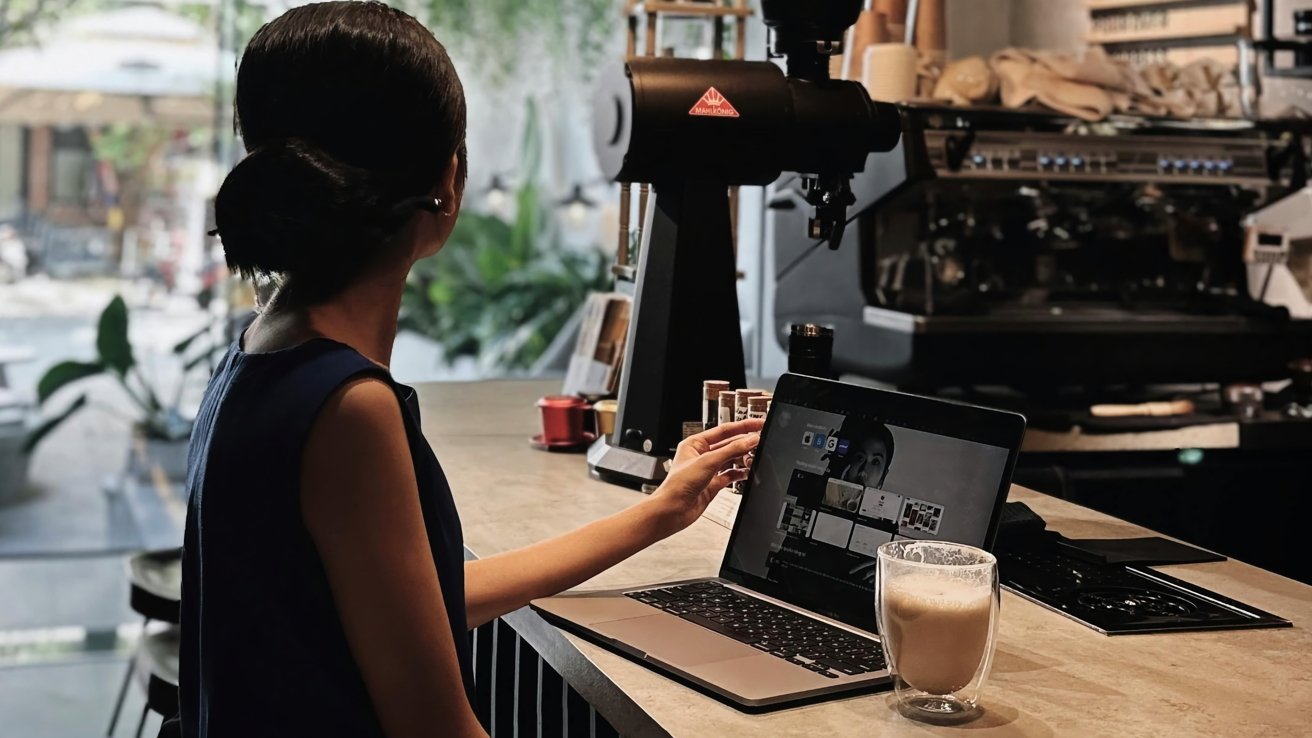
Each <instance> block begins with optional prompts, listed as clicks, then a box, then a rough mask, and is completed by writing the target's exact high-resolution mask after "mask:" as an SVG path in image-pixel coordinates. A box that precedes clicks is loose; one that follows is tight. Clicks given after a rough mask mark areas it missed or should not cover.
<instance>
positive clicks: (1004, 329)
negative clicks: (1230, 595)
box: [771, 104, 1312, 392]
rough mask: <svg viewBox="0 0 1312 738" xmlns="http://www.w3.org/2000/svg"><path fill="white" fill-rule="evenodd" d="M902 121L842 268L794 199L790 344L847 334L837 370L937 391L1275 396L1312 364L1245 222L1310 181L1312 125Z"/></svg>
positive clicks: (984, 116) (1308, 327)
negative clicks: (819, 330) (1147, 389)
mask: <svg viewBox="0 0 1312 738" xmlns="http://www.w3.org/2000/svg"><path fill="white" fill-rule="evenodd" d="M900 110H901V114H902V117H903V137H902V140H901V142H900V143H899V145H898V146H897V147H896V148H895V149H894V150H892V151H890V152H887V153H881V154H874V155H872V156H871V159H870V161H869V162H867V165H866V167H865V170H864V171H863V172H862V173H861V174H859V175H858V176H857V177H856V178H855V179H854V181H853V184H852V189H853V192H854V193H855V195H856V203H855V205H854V206H853V208H852V210H851V212H852V213H853V214H854V223H853V224H852V225H851V227H849V228H848V231H847V235H846V237H845V238H844V240H843V242H842V244H841V247H840V248H839V249H838V250H837V251H834V252H831V251H830V250H829V249H827V248H824V247H823V246H822V245H821V244H819V243H818V242H817V241H816V240H815V239H806V238H803V237H801V236H799V235H796V234H797V233H798V230H799V229H798V227H797V223H796V221H797V219H798V214H797V211H796V210H795V205H796V203H797V201H798V198H799V196H800V193H799V191H798V190H797V189H796V186H795V185H794V184H793V183H789V182H784V183H781V186H780V187H778V188H777V194H776V196H775V197H774V198H773V201H772V204H771V207H772V208H773V219H774V222H775V234H776V240H775V254H776V258H775V261H776V265H777V274H776V278H777V287H776V298H775V328H776V329H777V333H778V336H779V338H780V340H781V341H782V340H784V338H785V337H786V335H787V330H788V326H789V325H791V324H793V323H806V322H810V323H822V324H827V325H831V326H833V327H834V329H835V334H836V337H835V343H834V365H835V368H836V369H837V370H838V371H841V372H846V373H852V374H857V375H861V376H865V377H869V378H872V379H875V380H880V381H883V382H888V383H892V384H896V385H899V386H903V387H908V388H913V389H918V390H925V391H937V390H939V389H941V388H945V387H961V386H974V387H979V386H986V385H1001V386H1006V387H1011V388H1014V389H1017V390H1020V391H1022V392H1034V391H1042V390H1047V389H1057V388H1060V387H1063V386H1066V387H1069V386H1083V387H1109V386H1119V385H1153V384H1166V383H1218V384H1224V383H1229V382H1241V381H1242V382H1261V381H1267V380H1274V379H1280V378H1282V377H1288V376H1289V369H1288V364H1289V362H1290V361H1291V360H1293V359H1296V358H1299V357H1302V356H1307V355H1309V354H1310V353H1312V321H1303V320H1296V319H1293V318H1291V316H1290V314H1289V311H1288V310H1287V309H1285V308H1284V307H1281V306H1275V305H1269V304H1266V303H1265V302H1263V301H1262V300H1260V299H1258V297H1257V296H1254V295H1253V294H1250V291H1249V289H1248V278H1247V267H1246V264H1245V261H1244V258H1245V248H1244V244H1245V230H1244V229H1245V226H1244V223H1245V218H1246V216H1247V215H1248V214H1249V213H1251V212H1253V211H1255V210H1258V209H1260V208H1261V207H1263V206H1264V205H1266V204H1268V203H1271V202H1275V201H1277V200H1279V199H1281V198H1282V197H1284V196H1285V195H1286V194H1288V193H1291V192H1295V191H1297V190H1299V189H1300V188H1302V187H1303V186H1304V185H1305V184H1306V182H1307V175H1308V157H1307V149H1306V137H1305V135H1304V133H1305V130H1306V128H1307V124H1306V123H1305V122H1300V121H1291V122H1288V123H1287V124H1280V123H1264V124H1258V123H1250V122H1246V121H1173V120H1164V119H1163V120H1153V119H1146V118H1141V117H1124V118H1114V119H1112V120H1110V121H1108V122H1105V123H1099V124H1087V123H1083V122H1080V121H1075V120H1072V119H1069V118H1065V117H1062V116H1059V115H1051V114H1045V113H1034V112H1027V111H1010V110H999V109H961V108H948V107H940V106H935V105H920V104H908V105H903V106H901V107H900Z"/></svg>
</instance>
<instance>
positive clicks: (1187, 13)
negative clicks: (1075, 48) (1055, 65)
mask: <svg viewBox="0 0 1312 738" xmlns="http://www.w3.org/2000/svg"><path fill="white" fill-rule="evenodd" d="M1090 11H1091V12H1092V18H1091V19H1090V21H1091V29H1090V31H1089V34H1088V35H1087V36H1086V37H1085V40H1086V41H1088V42H1089V43H1091V44H1115V43H1133V42H1138V41H1177V40H1183V39H1198V38H1211V37H1229V38H1236V37H1247V36H1248V35H1249V33H1250V30H1251V25H1252V10H1251V8H1250V7H1249V4H1248V2H1247V1H1246V0H1241V1H1240V2H1236V3H1232V4H1223V5H1217V4H1215V3H1212V4H1205V5H1197V4H1185V3H1177V4H1172V5H1160V4H1158V5H1153V6H1149V7H1142V8H1139V7H1133V6H1132V7H1126V8H1114V9H1103V8H1097V7H1091V8H1090Z"/></svg>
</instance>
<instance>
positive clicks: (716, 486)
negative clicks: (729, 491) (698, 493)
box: [706, 467, 751, 496]
mask: <svg viewBox="0 0 1312 738" xmlns="http://www.w3.org/2000/svg"><path fill="white" fill-rule="evenodd" d="M750 473H751V472H750V471H749V470H747V469H744V468H742V467H734V468H731V469H725V470H724V471H722V472H720V473H719V474H716V475H715V476H714V477H711V481H710V483H709V484H707V485H706V492H707V494H708V495H709V496H714V495H715V493H716V492H719V491H720V490H722V489H724V488H725V487H728V486H729V485H731V484H733V483H734V482H741V481H743V480H744V479H746V478H747V475H748V474H750Z"/></svg>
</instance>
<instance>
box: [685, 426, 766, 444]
mask: <svg viewBox="0 0 1312 738" xmlns="http://www.w3.org/2000/svg"><path fill="white" fill-rule="evenodd" d="M764 427H765V420H764V419H763V418H749V419H748V420H737V421H734V422H732V423H725V424H724V425H717V426H715V427H714V428H712V429H710V430H708V431H702V432H701V433H698V434H697V435H695V436H693V438H697V439H700V440H702V441H705V442H706V447H707V448H709V449H712V450H714V449H715V448H716V446H719V445H720V444H722V443H723V442H724V441H730V440H732V439H733V437H734V436H741V435H742V434H744V433H754V432H756V431H759V430H761V429H762V428H764Z"/></svg>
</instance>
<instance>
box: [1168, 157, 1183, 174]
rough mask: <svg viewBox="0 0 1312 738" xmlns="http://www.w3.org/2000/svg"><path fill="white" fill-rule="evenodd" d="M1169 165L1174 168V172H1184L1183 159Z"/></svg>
mask: <svg viewBox="0 0 1312 738" xmlns="http://www.w3.org/2000/svg"><path fill="white" fill-rule="evenodd" d="M1171 165H1172V166H1173V167H1175V170H1176V171H1177V172H1183V171H1184V167H1185V163H1184V159H1176V160H1175V161H1174V162H1172V163H1171Z"/></svg>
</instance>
